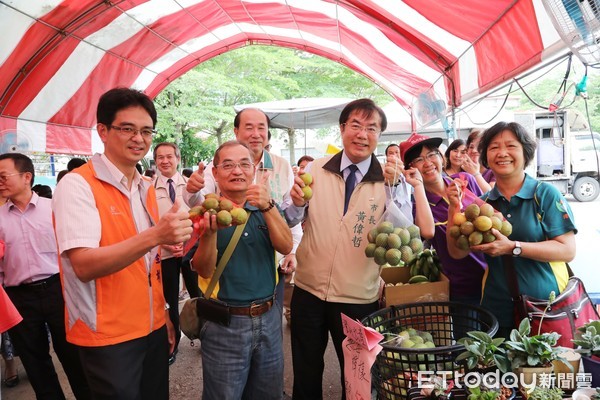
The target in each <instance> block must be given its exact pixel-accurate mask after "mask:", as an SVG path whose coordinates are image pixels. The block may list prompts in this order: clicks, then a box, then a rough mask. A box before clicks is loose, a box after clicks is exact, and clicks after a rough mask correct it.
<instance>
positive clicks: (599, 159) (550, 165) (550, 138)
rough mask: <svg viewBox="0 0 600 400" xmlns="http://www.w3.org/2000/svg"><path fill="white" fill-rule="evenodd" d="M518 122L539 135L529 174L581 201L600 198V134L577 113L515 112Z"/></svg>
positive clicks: (565, 111)
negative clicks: (592, 129)
mask: <svg viewBox="0 0 600 400" xmlns="http://www.w3.org/2000/svg"><path fill="white" fill-rule="evenodd" d="M514 121H515V122H518V123H520V124H521V125H523V126H524V127H525V128H526V129H527V131H528V132H530V133H531V134H534V135H535V139H536V141H537V143H538V147H537V152H536V156H535V159H534V160H533V162H532V163H531V164H530V166H529V167H528V169H527V173H529V174H530V175H532V176H535V177H536V178H537V179H539V180H542V181H546V182H549V183H551V184H553V185H554V186H556V187H557V188H558V189H559V190H560V191H561V193H563V194H572V195H573V197H575V199H577V200H578V201H592V200H595V199H596V198H597V197H598V194H600V183H599V179H600V178H599V170H600V134H598V133H597V132H591V130H590V128H589V125H588V122H587V119H586V118H585V117H584V115H583V114H581V113H579V112H578V111H575V110H562V111H557V112H555V113H553V112H531V111H530V112H515V114H514Z"/></svg>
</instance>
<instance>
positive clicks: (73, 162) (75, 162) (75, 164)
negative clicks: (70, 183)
mask: <svg viewBox="0 0 600 400" xmlns="http://www.w3.org/2000/svg"><path fill="white" fill-rule="evenodd" d="M86 162H87V161H85V160H84V159H83V158H77V157H75V158H71V159H70V160H69V162H68V163H67V171H69V172H71V171H73V170H74V169H75V168H79V167H81V166H82V165H85V163H86Z"/></svg>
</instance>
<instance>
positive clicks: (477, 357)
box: [456, 331, 510, 372]
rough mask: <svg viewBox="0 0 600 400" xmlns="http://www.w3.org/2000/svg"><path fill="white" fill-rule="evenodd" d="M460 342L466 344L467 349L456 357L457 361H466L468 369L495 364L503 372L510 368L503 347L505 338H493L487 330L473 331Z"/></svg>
mask: <svg viewBox="0 0 600 400" xmlns="http://www.w3.org/2000/svg"><path fill="white" fill-rule="evenodd" d="M458 342H459V343H460V344H462V345H464V346H465V351H464V352H462V353H461V354H459V355H458V357H456V362H457V363H464V365H465V367H466V368H467V369H468V370H474V369H477V368H481V369H484V368H488V367H493V366H496V367H497V368H498V369H499V370H500V371H502V372H507V371H508V370H509V369H510V362H509V360H508V358H507V357H506V350H505V349H504V348H503V347H502V344H503V343H504V338H492V337H491V336H490V335H488V334H487V333H486V332H481V331H471V332H467V337H464V338H461V339H459V340H458Z"/></svg>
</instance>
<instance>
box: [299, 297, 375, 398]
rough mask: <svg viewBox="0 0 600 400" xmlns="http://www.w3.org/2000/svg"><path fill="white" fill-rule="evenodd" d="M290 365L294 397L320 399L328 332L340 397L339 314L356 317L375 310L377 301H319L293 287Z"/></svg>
mask: <svg viewBox="0 0 600 400" xmlns="http://www.w3.org/2000/svg"><path fill="white" fill-rule="evenodd" d="M291 307H292V315H293V320H294V322H293V323H292V326H291V331H292V365H293V367H294V393H293V398H294V400H298V399H311V400H315V399H322V398H323V370H324V367H325V363H324V360H323V357H324V355H325V349H326V348H327V342H328V333H329V334H331V339H332V341H333V345H334V347H335V352H336V354H337V357H338V361H339V364H340V371H341V374H340V375H341V384H342V399H345V398H346V392H345V390H344V387H345V385H344V352H343V350H342V341H343V340H344V339H345V338H346V336H345V335H344V332H343V330H342V319H341V316H340V314H341V313H344V314H346V315H347V316H349V317H350V318H353V319H356V318H358V319H359V320H360V319H362V318H364V317H366V316H367V315H369V314H371V313H373V312H375V311H377V310H378V308H379V305H378V302H377V301H376V302H374V303H370V304H346V303H332V302H327V301H323V300H320V299H319V298H318V297H316V296H314V295H312V294H310V293H309V292H307V291H306V290H303V289H300V288H299V287H298V286H296V287H294V293H293V295H292V304H291Z"/></svg>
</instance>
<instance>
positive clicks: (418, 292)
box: [381, 267, 450, 307]
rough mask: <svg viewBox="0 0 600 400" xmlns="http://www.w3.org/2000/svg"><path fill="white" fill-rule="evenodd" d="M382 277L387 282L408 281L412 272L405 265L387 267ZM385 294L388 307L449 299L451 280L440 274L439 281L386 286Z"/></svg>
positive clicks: (383, 270) (382, 272)
mask: <svg viewBox="0 0 600 400" xmlns="http://www.w3.org/2000/svg"><path fill="white" fill-rule="evenodd" d="M381 278H383V280H384V281H385V283H393V284H396V283H398V282H402V283H406V282H408V280H409V279H410V272H409V269H408V268H404V267H386V268H383V269H382V270H381ZM384 294H385V306H386V307H389V306H391V305H399V304H406V303H422V302H426V301H449V300H450V282H449V281H448V278H447V277H446V275H444V274H440V278H439V280H438V281H437V282H430V283H421V284H414V285H402V286H386V287H385V289H384Z"/></svg>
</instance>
